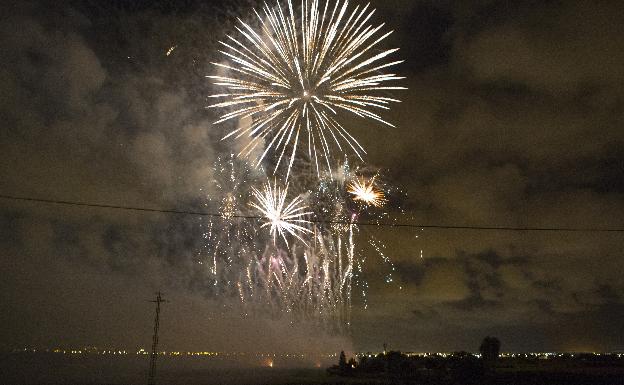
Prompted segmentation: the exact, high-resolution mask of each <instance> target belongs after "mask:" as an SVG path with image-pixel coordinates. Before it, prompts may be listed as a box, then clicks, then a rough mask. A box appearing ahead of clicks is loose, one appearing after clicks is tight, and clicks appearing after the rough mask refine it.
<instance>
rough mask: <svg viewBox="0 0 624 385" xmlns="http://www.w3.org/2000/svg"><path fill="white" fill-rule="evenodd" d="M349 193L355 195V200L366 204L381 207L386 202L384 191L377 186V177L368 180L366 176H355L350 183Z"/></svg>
mask: <svg viewBox="0 0 624 385" xmlns="http://www.w3.org/2000/svg"><path fill="white" fill-rule="evenodd" d="M348 191H349V193H350V194H352V195H353V200H354V201H359V202H362V203H364V204H367V205H370V206H375V207H381V206H383V205H384V204H385V203H386V198H385V196H384V193H383V191H381V190H378V189H377V188H376V187H375V178H374V177H373V178H371V179H370V180H366V179H364V178H355V179H354V180H353V181H352V182H351V183H350V184H349V189H348Z"/></svg>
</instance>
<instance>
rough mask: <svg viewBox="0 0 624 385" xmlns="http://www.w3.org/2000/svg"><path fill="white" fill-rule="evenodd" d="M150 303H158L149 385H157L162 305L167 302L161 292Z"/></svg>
mask: <svg viewBox="0 0 624 385" xmlns="http://www.w3.org/2000/svg"><path fill="white" fill-rule="evenodd" d="M150 302H155V303H156V318H155V319H154V337H152V354H151V357H150V367H149V376H148V378H147V385H155V382H154V376H155V374H156V357H157V356H158V327H159V323H160V319H159V317H160V304H161V303H163V302H167V301H165V300H164V299H162V293H161V292H160V291H159V292H158V293H156V300H155V301H150Z"/></svg>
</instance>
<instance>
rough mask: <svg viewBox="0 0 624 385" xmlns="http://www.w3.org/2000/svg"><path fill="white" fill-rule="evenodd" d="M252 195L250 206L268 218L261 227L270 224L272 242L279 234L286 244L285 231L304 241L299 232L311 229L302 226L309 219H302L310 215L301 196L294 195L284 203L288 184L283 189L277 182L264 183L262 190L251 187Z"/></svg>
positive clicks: (306, 231)
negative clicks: (288, 201)
mask: <svg viewBox="0 0 624 385" xmlns="http://www.w3.org/2000/svg"><path fill="white" fill-rule="evenodd" d="M252 191H253V196H254V198H255V199H256V202H252V203H250V205H251V207H253V208H255V209H257V210H259V211H260V212H261V213H262V215H263V216H264V217H265V218H266V219H267V220H268V222H266V223H264V224H263V225H262V227H266V226H270V227H271V235H272V236H273V242H274V243H275V240H276V238H277V235H278V234H279V235H280V236H281V237H282V238H283V239H284V242H286V244H288V241H287V240H286V233H288V234H290V235H293V236H295V237H296V238H297V239H299V240H300V241H302V242H303V243H306V242H305V241H304V240H303V238H301V236H300V235H299V233H302V232H303V233H310V232H311V231H310V230H309V229H307V228H306V227H304V226H302V225H305V224H309V223H310V221H308V220H306V219H304V218H305V216H307V215H310V214H311V212H307V211H305V210H306V206H304V205H303V199H302V198H301V196H297V197H295V198H294V199H293V200H292V201H290V203H289V204H286V196H287V195H288V185H286V187H285V188H284V189H281V188H280V187H279V186H277V183H274V184H273V185H271V183H266V184H265V185H264V189H263V190H262V191H260V190H258V189H256V188H253V190H252Z"/></svg>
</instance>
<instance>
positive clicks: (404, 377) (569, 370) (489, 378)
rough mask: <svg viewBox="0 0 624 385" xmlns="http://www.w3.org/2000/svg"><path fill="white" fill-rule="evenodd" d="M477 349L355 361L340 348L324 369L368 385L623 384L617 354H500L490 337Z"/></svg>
mask: <svg viewBox="0 0 624 385" xmlns="http://www.w3.org/2000/svg"><path fill="white" fill-rule="evenodd" d="M479 351H480V354H479V355H476V354H472V353H468V352H463V351H462V352H455V353H452V354H431V355H408V354H404V353H401V352H399V351H389V352H384V353H380V354H377V355H374V354H371V353H367V354H360V355H358V356H357V360H356V359H355V358H351V359H349V360H348V359H347V357H346V356H345V354H344V352H343V353H341V354H340V359H339V362H338V365H334V366H332V367H331V368H329V369H328V372H329V373H330V374H333V375H337V376H343V377H345V380H346V378H347V377H349V378H354V379H358V380H359V381H371V382H370V383H371V384H388V383H391V384H423V385H434V384H435V385H460V384H462V385H463V384H467V385H470V384H486V385H487V384H492V385H498V384H501V385H502V384H506V385H507V384H509V385H512V384H519V385H529V384H536V385H537V384H548V385H559V384H561V385H563V384H565V385H577V384H578V385H580V384H599V385H600V384H603V385H624V358H623V357H620V356H618V355H615V354H613V355H604V354H603V355H597V354H561V355H552V356H535V355H514V356H505V357H500V355H499V351H500V342H499V341H498V339H496V338H492V337H487V338H486V339H484V340H483V343H482V344H481V346H480V349H479ZM346 383H349V380H346ZM358 383H360V382H358ZM367 383H368V382H367Z"/></svg>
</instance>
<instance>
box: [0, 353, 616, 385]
mask: <svg viewBox="0 0 624 385" xmlns="http://www.w3.org/2000/svg"><path fill="white" fill-rule="evenodd" d="M261 365H263V363H261V362H255V363H254V362H249V361H248V362H242V361H241V360H227V359H219V360H215V359H214V358H213V359H210V358H208V359H207V358H188V357H185V358H172V357H164V358H162V359H160V361H159V369H158V375H157V381H156V382H157V384H158V385H217V384H224V385H229V384H241V385H246V384H248V385H272V384H275V385H287V384H293V385H294V384H309V385H321V384H360V385H365V384H370V385H381V384H416V385H418V384H422V385H473V384H484V385H488V384H491V385H513V384H518V385H538V384H544V385H594V384H595V385H624V368H622V367H570V366H565V367H564V366H559V365H544V366H542V367H539V368H535V367H524V368H523V367H518V368H499V369H497V370H496V371H495V372H494V373H490V374H488V375H485V376H484V377H481V378H478V379H475V378H470V377H469V376H466V377H465V378H461V379H460V380H458V379H456V378H455V379H451V378H445V377H435V376H429V375H426V374H424V375H423V374H420V375H418V374H417V375H412V376H396V375H395V376H390V375H383V374H381V375H380V374H376V375H373V374H371V375H367V376H362V375H354V376H351V377H340V376H335V375H329V374H327V372H326V371H325V369H322V368H315V367H314V366H315V364H314V363H312V362H306V361H302V360H296V359H291V360H281V361H279V360H276V361H275V363H274V367H272V368H271V367H267V366H261ZM148 366H149V361H148V358H147V357H146V356H133V355H128V356H107V357H103V356H98V355H83V356H64V355H57V354H45V353H43V354H39V353H35V354H33V353H19V354H15V353H14V354H5V355H2V356H0V384H2V385H5V384H6V385H11V384H15V385H24V384H30V385H44V384H45V385H69V384H72V385H73V384H75V385H83V384H84V385H135V384H145V383H146V382H147V368H148Z"/></svg>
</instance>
